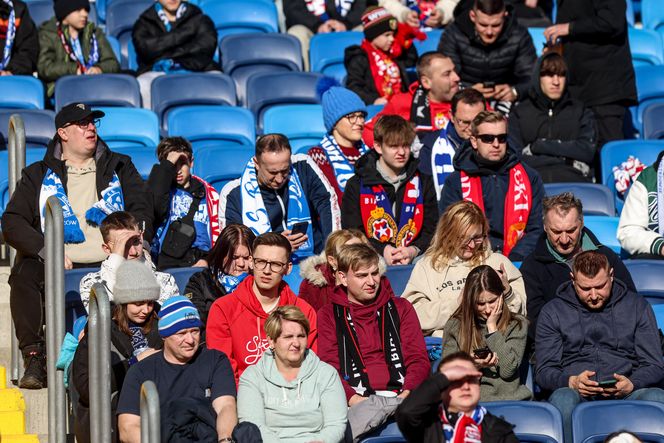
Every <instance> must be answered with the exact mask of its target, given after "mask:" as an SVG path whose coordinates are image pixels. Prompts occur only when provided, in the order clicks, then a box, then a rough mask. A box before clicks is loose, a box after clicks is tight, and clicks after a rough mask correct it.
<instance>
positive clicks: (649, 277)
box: [623, 260, 664, 304]
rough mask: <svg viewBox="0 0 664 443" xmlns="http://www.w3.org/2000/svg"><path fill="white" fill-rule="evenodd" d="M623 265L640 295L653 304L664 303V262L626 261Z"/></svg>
mask: <svg viewBox="0 0 664 443" xmlns="http://www.w3.org/2000/svg"><path fill="white" fill-rule="evenodd" d="M623 263H624V264H625V266H626V267H627V270H628V271H629V273H630V275H631V276H632V280H634V284H636V289H637V290H638V291H639V294H641V295H643V296H644V297H646V298H647V299H648V301H650V303H652V304H660V303H664V261H660V260H625V261H623Z"/></svg>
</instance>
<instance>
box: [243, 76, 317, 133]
mask: <svg viewBox="0 0 664 443" xmlns="http://www.w3.org/2000/svg"><path fill="white" fill-rule="evenodd" d="M320 78H321V75H320V74H317V73H312V72H281V73H277V74H270V73H258V74H253V75H252V76H251V77H249V80H248V81H247V107H248V108H249V109H250V110H251V112H253V113H254V116H255V117H256V122H257V125H258V128H259V130H260V129H262V127H263V114H265V111H267V110H268V109H269V108H271V107H273V106H277V105H287V104H307V103H309V104H314V103H318V97H317V95H316V83H318V80H319V79H320Z"/></svg>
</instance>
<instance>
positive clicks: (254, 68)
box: [219, 34, 302, 103]
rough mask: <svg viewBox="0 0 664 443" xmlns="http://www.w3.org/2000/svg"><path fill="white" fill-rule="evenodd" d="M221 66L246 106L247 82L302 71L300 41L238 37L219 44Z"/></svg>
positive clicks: (280, 37)
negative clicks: (259, 75) (259, 76)
mask: <svg viewBox="0 0 664 443" xmlns="http://www.w3.org/2000/svg"><path fill="white" fill-rule="evenodd" d="M219 48H220V50H221V65H222V67H223V70H224V72H225V73H226V74H228V75H230V76H231V78H232V79H233V81H235V85H236V88H237V96H238V99H239V101H240V103H245V97H246V86H247V79H248V78H249V77H250V76H251V75H252V74H255V73H258V72H270V73H273V74H274V73H277V72H284V71H296V72H297V71H302V49H301V47H300V41H299V40H298V39H297V38H295V37H293V36H292V35H286V34H236V35H229V36H228V37H226V38H224V39H222V40H220V43H219Z"/></svg>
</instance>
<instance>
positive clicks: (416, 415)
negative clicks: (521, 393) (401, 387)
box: [397, 352, 562, 443]
mask: <svg viewBox="0 0 664 443" xmlns="http://www.w3.org/2000/svg"><path fill="white" fill-rule="evenodd" d="M481 377H482V373H481V372H480V371H478V370H477V368H476V367H475V362H474V361H473V358H472V357H471V356H470V355H468V354H466V353H465V352H457V353H454V354H450V355H448V356H447V357H445V358H444V359H443V360H442V361H441V362H440V364H439V365H438V370H437V371H436V373H435V374H434V375H432V376H431V377H429V378H428V379H427V380H425V381H424V383H422V384H421V385H420V386H419V387H418V388H417V389H415V390H414V391H413V392H411V394H410V395H409V396H408V398H406V399H405V400H404V401H403V403H401V405H399V407H398V409H397V423H398V424H399V429H400V430H401V432H402V433H403V435H404V437H405V438H406V441H408V442H412V443H415V442H441V441H442V442H464V441H468V442H470V441H472V442H501V443H518V442H519V439H518V438H517V437H516V435H514V431H513V430H512V425H511V424H509V423H507V422H506V421H504V420H503V419H501V418H498V417H496V416H495V415H492V414H491V413H490V412H488V411H487V410H486V409H485V408H484V407H483V406H480V405H479V402H480V379H481ZM443 435H444V436H443ZM561 443H562V442H561Z"/></svg>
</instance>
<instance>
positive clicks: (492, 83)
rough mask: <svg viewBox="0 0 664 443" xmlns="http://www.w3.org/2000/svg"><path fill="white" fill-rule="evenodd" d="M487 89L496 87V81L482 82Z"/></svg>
mask: <svg viewBox="0 0 664 443" xmlns="http://www.w3.org/2000/svg"><path fill="white" fill-rule="evenodd" d="M482 86H484V87H485V88H486V89H496V82H484V83H482Z"/></svg>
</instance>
